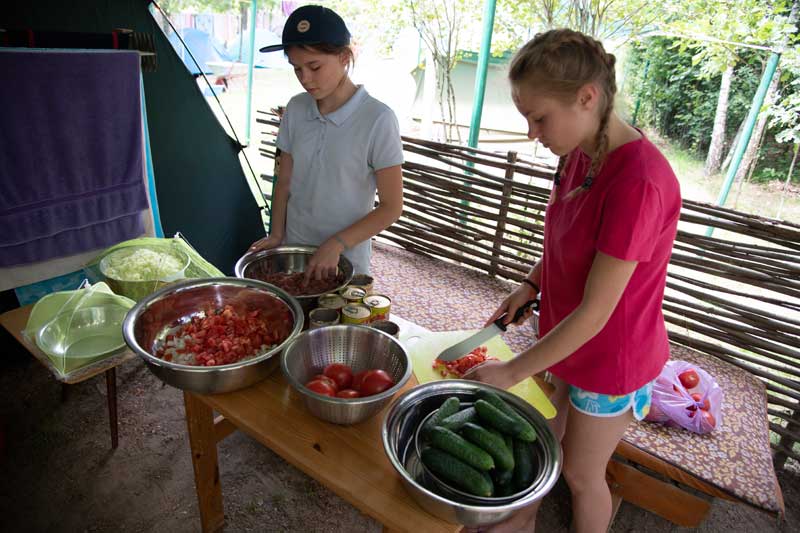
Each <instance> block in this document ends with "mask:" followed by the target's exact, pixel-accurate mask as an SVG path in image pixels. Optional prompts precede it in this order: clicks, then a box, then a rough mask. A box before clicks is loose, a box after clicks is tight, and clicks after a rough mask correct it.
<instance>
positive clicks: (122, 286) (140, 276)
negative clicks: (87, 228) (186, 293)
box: [99, 246, 190, 301]
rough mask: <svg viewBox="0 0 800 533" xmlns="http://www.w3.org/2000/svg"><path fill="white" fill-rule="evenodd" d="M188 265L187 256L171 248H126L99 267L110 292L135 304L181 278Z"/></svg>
mask: <svg viewBox="0 0 800 533" xmlns="http://www.w3.org/2000/svg"><path fill="white" fill-rule="evenodd" d="M189 263H190V259H189V256H188V255H186V253H184V252H182V251H181V250H178V249H177V248H174V247H172V246H164V247H160V246H126V247H125V248H120V249H119V250H115V251H113V252H111V253H110V254H108V255H106V256H105V257H103V259H102V260H101V261H100V265H99V266H100V273H101V274H102V275H103V277H104V278H105V281H106V283H108V286H109V287H111V290H113V291H114V292H115V293H116V294H121V295H123V296H127V297H128V298H131V299H133V300H136V301H138V300H141V299H142V298H144V297H145V296H147V295H149V294H152V293H154V292H155V291H157V290H158V289H160V288H161V287H163V286H164V285H167V284H168V283H171V282H173V281H177V280H180V279H184V278H185V277H186V268H187V267H188V266H189Z"/></svg>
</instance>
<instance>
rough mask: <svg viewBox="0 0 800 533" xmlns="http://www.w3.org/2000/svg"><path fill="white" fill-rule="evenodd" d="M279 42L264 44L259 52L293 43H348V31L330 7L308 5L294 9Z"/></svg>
mask: <svg viewBox="0 0 800 533" xmlns="http://www.w3.org/2000/svg"><path fill="white" fill-rule="evenodd" d="M281 41H282V42H281V44H273V45H270V46H265V47H264V48H262V49H261V50H259V51H260V52H275V51H277V50H283V49H284V48H286V47H287V46H293V45H314V44H332V45H335V46H347V45H348V44H350V32H349V31H348V30H347V26H346V25H345V23H344V20H342V17H340V16H339V15H337V14H336V13H335V12H334V11H333V10H332V9H328V8H327V7H322V6H315V5H308V6H302V7H298V8H297V9H295V10H294V11H293V12H292V14H291V15H289V18H288V19H286V24H284V26H283V35H282V37H281Z"/></svg>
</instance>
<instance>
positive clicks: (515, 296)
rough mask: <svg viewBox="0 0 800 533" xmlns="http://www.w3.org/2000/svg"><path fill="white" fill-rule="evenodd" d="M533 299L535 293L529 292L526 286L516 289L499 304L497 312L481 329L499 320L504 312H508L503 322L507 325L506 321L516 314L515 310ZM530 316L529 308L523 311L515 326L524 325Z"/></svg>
mask: <svg viewBox="0 0 800 533" xmlns="http://www.w3.org/2000/svg"><path fill="white" fill-rule="evenodd" d="M535 297H536V294H535V291H532V290H530V289H529V288H528V286H527V285H526V284H522V285H520V286H519V287H517V288H516V290H515V291H514V292H512V293H511V294H509V295H508V297H506V299H505V300H503V303H501V304H500V307H498V308H497V310H496V311H495V312H494V314H492V316H490V317H489V320H487V321H486V324H484V325H483V327H486V326H488V325H489V324H491V323H492V322H494V321H495V320H497V319H498V318H500V316H501V315H502V314H503V313H505V312H508V316H507V317H506V322H505V324H506V325H508V321H509V320H511V319H512V318H513V317H514V313H516V312H517V309H519V308H520V307H522V306H523V305H525V304H526V303H527V302H528V300H530V299H531V298H535ZM532 314H533V310H532V309H531V308H530V307H529V308H528V310H527V311H525V314H524V315H522V317H520V319H519V320H517V321H516V322H515V324H516V325H520V324H522V323H524V322H525V321H526V320H528V319H529V318H530V317H531V315H532Z"/></svg>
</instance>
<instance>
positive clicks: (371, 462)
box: [184, 317, 461, 533]
mask: <svg viewBox="0 0 800 533" xmlns="http://www.w3.org/2000/svg"><path fill="white" fill-rule="evenodd" d="M393 320H394V317H393ZM403 322H404V323H405V324H411V323H408V322H405V321H403ZM416 327H417V328H418V331H421V332H424V331H426V330H424V329H423V328H420V327H419V326H416ZM403 329H404V328H403V325H401V333H402V330H403ZM415 384H416V380H415V379H414V377H413V376H412V377H411V379H410V380H409V382H408V383H407V384H406V386H405V387H404V388H403V391H405V390H408V389H409V388H411V387H413V386H414V385H415ZM401 393H402V392H401ZM184 402H185V406H186V423H187V425H188V428H189V441H190V444H191V448H192V464H193V466H194V475H195V486H196V489H197V498H198V501H199V505H200V519H201V522H202V526H203V531H206V532H209V531H219V530H221V529H222V527H223V526H224V516H223V507H222V487H221V484H220V477H219V466H218V462H217V442H219V441H221V440H222V439H224V438H225V437H226V436H228V435H229V434H231V433H232V432H233V431H235V430H236V429H241V430H242V431H244V432H245V433H247V434H248V435H250V436H251V437H253V438H254V439H256V440H258V441H259V442H260V443H262V444H263V445H264V446H267V447H268V448H270V449H271V450H272V451H274V452H275V453H277V454H278V455H280V456H281V457H283V458H284V459H285V460H286V461H288V462H289V463H291V464H292V465H294V466H295V467H297V468H299V469H300V470H302V471H303V472H305V473H306V474H308V475H309V476H311V477H313V478H314V479H316V480H317V481H319V482H320V483H322V484H323V485H325V486H326V487H328V488H329V489H331V490H332V491H333V492H335V493H336V494H338V495H339V496H340V497H342V498H344V499H345V500H346V501H348V502H349V503H350V504H352V505H353V506H355V507H356V508H358V509H359V510H361V511H362V512H364V513H366V514H367V515H369V516H371V517H372V518H374V519H375V520H377V521H379V522H381V523H382V524H383V525H384V529H385V530H388V531H393V530H397V531H416V532H420V533H422V532H425V533H428V532H437V531H442V532H453V531H459V530H460V529H461V526H458V525H455V524H450V523H448V522H445V521H443V520H441V519H439V518H436V517H434V516H433V515H430V514H428V513H427V512H426V511H425V510H423V509H422V508H421V507H420V506H419V505H417V504H416V502H414V500H412V499H411V496H410V495H409V494H408V493H407V492H406V490H405V488H404V487H403V484H402V482H401V481H400V476H398V475H397V473H396V472H395V470H394V468H392V465H391V464H390V463H389V460H388V458H387V457H386V453H385V452H384V450H383V443H382V441H381V434H380V430H381V422H382V420H383V417H384V415H385V414H386V409H388V408H389V407H388V406H387V408H386V409H384V410H383V411H381V412H380V413H378V414H377V415H375V416H373V417H372V418H370V419H369V420H367V421H365V422H362V423H361V424H356V425H353V426H338V425H336V424H331V423H328V422H325V421H323V420H320V419H318V418H316V417H314V416H313V415H311V414H310V413H309V412H308V410H307V409H306V408H305V405H304V404H303V401H302V399H301V397H300V395H299V394H297V393H296V392H295V391H294V389H292V388H291V387H290V386H289V385H288V384H287V383H286V381H285V380H284V378H283V376H282V374H281V372H280V370H276V371H275V372H273V373H272V374H271V375H270V377H268V378H267V379H266V380H264V381H262V382H260V383H257V384H256V385H253V386H252V387H248V388H246V389H243V390H240V391H236V392H231V393H228V394H216V395H209V396H205V395H199V394H194V393H191V392H184ZM213 411H217V412H218V413H220V415H222V416H218V417H217V418H216V420H215V419H214V413H213Z"/></svg>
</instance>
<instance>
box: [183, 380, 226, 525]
mask: <svg viewBox="0 0 800 533" xmlns="http://www.w3.org/2000/svg"><path fill="white" fill-rule="evenodd" d="M183 402H184V405H185V406H186V425H187V427H188V429H189V443H190V445H191V447H192V466H193V467H194V484H195V489H196V490H197V503H198V505H199V506H200V522H201V524H202V526H203V532H204V533H209V532H214V531H221V530H222V528H223V526H224V525H225V515H224V511H223V508H222V485H220V480H219V464H218V463H217V442H216V439H215V433H214V412H213V411H212V409H211V408H210V407H209V406H208V405H206V404H204V403H203V402H202V401H200V399H199V398H197V396H195V395H194V394H192V393H191V392H187V391H184V392H183Z"/></svg>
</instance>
